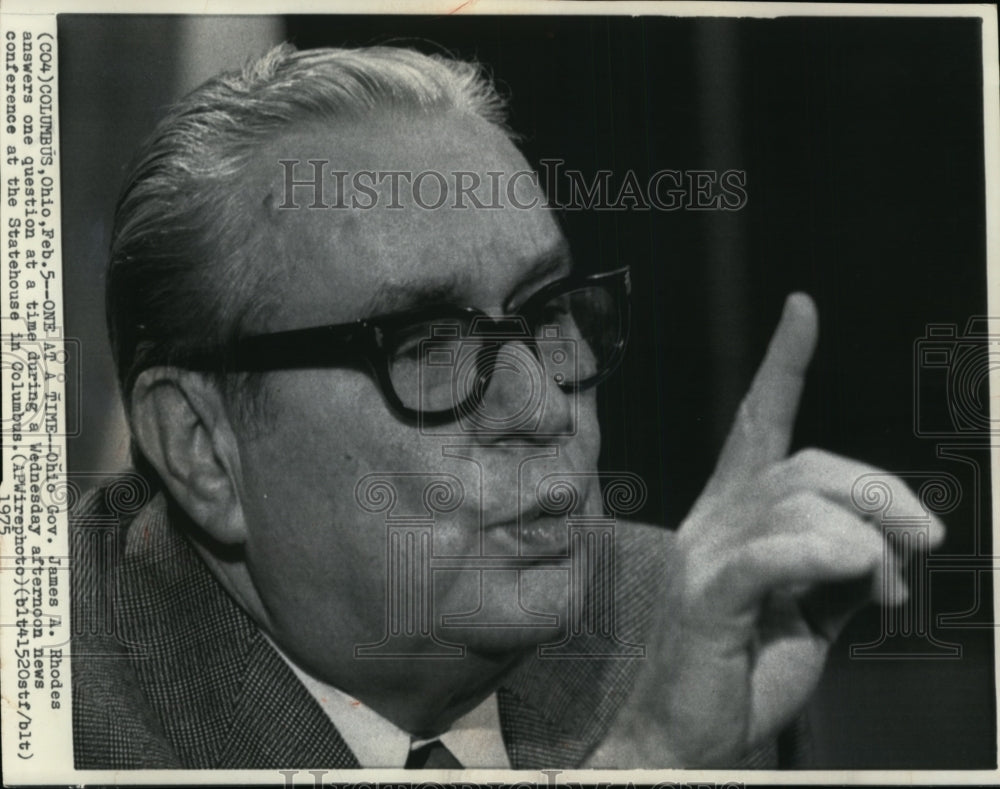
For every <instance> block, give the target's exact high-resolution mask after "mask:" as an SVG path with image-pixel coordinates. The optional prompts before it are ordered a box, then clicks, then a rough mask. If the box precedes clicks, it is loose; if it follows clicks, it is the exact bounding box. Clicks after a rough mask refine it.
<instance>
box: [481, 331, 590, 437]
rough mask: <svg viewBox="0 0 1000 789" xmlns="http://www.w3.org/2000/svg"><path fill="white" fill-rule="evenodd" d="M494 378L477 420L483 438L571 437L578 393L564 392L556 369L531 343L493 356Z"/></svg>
mask: <svg viewBox="0 0 1000 789" xmlns="http://www.w3.org/2000/svg"><path fill="white" fill-rule="evenodd" d="M491 362H492V376H491V378H490V381H489V385H488V386H487V387H486V390H485V392H484V395H483V401H482V403H481V404H480V407H479V411H480V414H479V416H480V417H481V418H480V419H478V420H477V421H478V422H479V423H480V426H482V427H485V428H486V429H484V430H482V431H480V433H481V434H482V435H483V436H484V437H489V436H494V437H506V436H511V435H516V436H517V437H519V438H522V439H528V440H530V439H531V437H532V436H533V435H534V436H539V437H545V438H546V439H547V440H552V439H553V438H556V437H560V436H567V435H570V434H572V432H573V430H574V429H575V426H576V393H575V392H566V391H564V390H563V389H562V388H561V387H560V386H559V384H558V383H557V381H556V375H557V374H558V373H557V371H556V370H554V369H552V368H551V366H550V365H547V364H546V356H545V353H544V352H540V351H539V349H538V346H537V345H535V344H534V343H526V342H524V341H521V340H512V341H510V342H506V343H504V344H503V345H501V346H500V347H498V348H497V349H496V351H495V354H494V355H492V356H491Z"/></svg>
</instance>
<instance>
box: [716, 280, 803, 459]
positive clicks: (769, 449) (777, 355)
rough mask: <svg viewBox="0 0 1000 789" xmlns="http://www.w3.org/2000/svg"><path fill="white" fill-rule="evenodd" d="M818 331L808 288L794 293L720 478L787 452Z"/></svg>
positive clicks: (742, 410) (726, 449)
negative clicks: (805, 290)
mask: <svg viewBox="0 0 1000 789" xmlns="http://www.w3.org/2000/svg"><path fill="white" fill-rule="evenodd" d="M818 332H819V319H818V317H817V314H816V305H815V304H814V303H813V300H812V299H811V298H809V296H807V295H806V294H804V293H793V294H792V295H790V296H789V297H788V298H787V299H786V300H785V308H784V311H783V312H782V314H781V321H780V322H779V323H778V328H777V329H775V331H774V336H773V337H772V338H771V343H770V345H768V347H767V353H766V354H765V355H764V361H762V362H761V364H760V368H759V369H758V370H757V375H756V376H754V379H753V383H752V384H751V385H750V390H749V391H748V392H747V394H746V397H744V398H743V402H742V403H740V407H739V411H738V412H737V414H736V420H735V422H734V423H733V426H732V428H731V429H730V431H729V437H728V438H727V439H726V443H725V445H724V446H723V448H722V453H721V454H720V456H719V462H718V464H717V466H716V469H715V478H716V479H727V478H732V477H734V476H738V477H743V476H744V475H746V474H747V473H749V472H753V471H755V470H757V469H760V468H762V467H763V466H765V465H767V464H769V463H773V462H775V461H777V460H781V459H782V458H784V457H785V455H786V454H787V452H788V446H789V444H790V443H791V440H792V430H793V429H794V427H795V416H796V414H797V413H798V410H799V400H800V398H801V396H802V386H803V384H804V383H805V375H806V369H807V368H808V367H809V361H810V359H812V355H813V350H814V349H815V347H816V337H817V334H818Z"/></svg>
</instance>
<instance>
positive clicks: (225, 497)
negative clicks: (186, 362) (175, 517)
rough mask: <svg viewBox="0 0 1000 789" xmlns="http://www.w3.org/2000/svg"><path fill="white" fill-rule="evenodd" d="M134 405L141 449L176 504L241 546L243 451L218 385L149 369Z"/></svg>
mask: <svg viewBox="0 0 1000 789" xmlns="http://www.w3.org/2000/svg"><path fill="white" fill-rule="evenodd" d="M131 404H132V410H131V413H132V430H133V433H134V435H135V439H136V441H137V442H138V444H139V449H140V450H141V451H142V454H143V455H145V457H146V459H147V460H148V461H149V462H150V463H151V464H152V465H153V468H155V469H156V471H157V473H159V475H160V478H161V479H162V480H163V483H164V485H166V487H167V489H168V490H169V492H170V494H171V495H172V496H173V497H174V499H175V500H176V501H177V503H178V504H180V506H181V507H182V508H183V509H184V511H185V512H186V513H187V514H188V515H189V516H190V517H191V519H192V520H193V521H194V522H195V523H197V524H198V525H199V526H200V527H201V528H202V529H204V530H205V532H206V533H207V534H208V535H210V536H211V537H212V538H214V539H215V540H217V541H218V542H220V543H223V544H225V545H236V544H239V543H241V542H243V540H244V538H245V522H244V517H243V508H242V504H241V499H240V495H239V493H240V484H241V477H240V464H239V450H238V446H237V443H236V436H235V434H234V433H233V429H232V425H231V424H230V421H229V417H228V414H227V410H226V408H225V403H224V401H223V398H222V393H221V392H220V391H219V389H218V387H217V386H215V385H214V384H213V383H212V382H211V381H210V380H208V378H207V376H205V375H204V374H202V373H197V372H192V371H189V370H181V369H178V368H175V367H151V368H149V369H147V370H144V371H143V372H142V373H140V375H139V377H138V378H137V379H136V382H135V386H134V387H133V388H132V395H131Z"/></svg>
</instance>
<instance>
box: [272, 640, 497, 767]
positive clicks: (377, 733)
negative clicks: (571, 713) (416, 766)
mask: <svg viewBox="0 0 1000 789" xmlns="http://www.w3.org/2000/svg"><path fill="white" fill-rule="evenodd" d="M273 643H274V642H273V641H272V644H273ZM275 649H277V647H275ZM277 651H278V654H279V655H281V656H282V657H283V658H284V659H285V662H286V663H288V665H289V667H290V668H291V669H292V671H293V672H294V673H295V676H296V677H298V678H299V681H300V682H301V683H302V684H303V685H305V687H306V690H308V691H309V694H310V695H311V696H312V697H313V698H314V699H315V700H316V702H317V703H318V704H319V706H320V707H321V708H322V709H323V712H325V713H326V716H327V717H328V718H329V719H330V722H331V723H333V725H334V726H335V727H336V729H337V731H338V732H339V733H340V736H341V737H342V738H343V739H344V742H346V743H347V747H349V748H350V749H351V751H352V752H353V753H354V756H355V757H356V758H357V760H358V763H359V764H360V765H361V766H362V767H383V768H394V767H399V768H401V767H403V765H405V764H406V758H407V756H408V755H409V753H410V750H411V749H412V748H417V747H420V746H421V745H423V744H425V743H428V742H432V741H433V740H434V739H440V740H441V742H442V743H444V745H445V747H446V748H447V749H448V750H449V751H451V752H452V754H454V756H455V758H456V759H458V761H459V762H461V764H462V766H463V767H479V768H498V769H508V770H509V769H510V758H509V757H508V756H507V749H506V747H505V746H504V743H503V735H502V734H501V731H500V712H499V709H498V707H497V696H496V693H492V694H490V696H488V697H487V698H486V699H484V700H483V701H482V703H480V704H479V706H478V707H476V708H475V709H473V710H471V711H470V712H467V713H466V714H465V715H463V716H462V717H461V718H459V719H458V720H457V721H455V722H454V723H453V724H452V726H451V728H450V729H448V731H446V732H445V733H444V734H442V735H441V736H440V737H436V738H431V739H430V740H418V739H414V738H413V737H412V736H411V735H410V734H409V733H408V732H406V731H404V730H403V729H401V728H399V727H398V726H396V724H394V723H393V722H392V721H390V720H388V719H386V718H383V717H382V716H381V715H379V714H378V713H377V712H375V710H373V709H371V708H370V707H367V706H365V705H364V704H362V703H361V702H360V701H358V700H357V699H355V698H352V697H351V696H350V695H348V694H347V693H344V692H343V691H342V690H340V689H339V688H335V687H333V686H332V685H328V684H326V683H325V682H321V681H320V680H318V679H316V678H315V677H312V676H311V675H309V674H307V673H306V672H304V671H302V669H300V668H299V667H298V666H297V665H295V663H294V662H292V661H291V660H290V659H289V658H288V657H286V656H285V654H284V653H283V652H282V651H281V650H280V649H277Z"/></svg>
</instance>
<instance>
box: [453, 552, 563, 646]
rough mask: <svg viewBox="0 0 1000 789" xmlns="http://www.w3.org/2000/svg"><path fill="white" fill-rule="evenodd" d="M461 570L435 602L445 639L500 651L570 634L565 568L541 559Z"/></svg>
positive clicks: (558, 639)
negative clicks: (521, 565) (513, 566)
mask: <svg viewBox="0 0 1000 789" xmlns="http://www.w3.org/2000/svg"><path fill="white" fill-rule="evenodd" d="M461 576H462V577H461V578H459V579H452V584H451V585H450V586H449V588H448V589H447V596H446V600H442V603H444V604H443V605H440V606H439V607H437V611H438V615H437V616H436V617H435V619H436V628H435V630H436V634H437V636H438V638H440V639H441V640H442V641H446V642H448V643H451V644H457V645H461V646H463V647H465V648H466V649H469V650H472V651H474V652H478V653H489V654H498V653H509V652H523V651H525V650H529V649H533V648H535V647H537V646H540V645H543V644H552V643H556V642H558V641H560V640H561V639H562V638H563V636H564V635H565V634H566V632H567V629H568V623H567V611H568V605H567V603H568V587H569V574H568V570H567V568H564V567H558V566H550V565H539V566H538V567H537V568H531V569H526V570H490V571H485V572H482V574H481V575H480V573H479V572H469V571H465V572H462V573H461ZM439 599H440V598H439Z"/></svg>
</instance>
